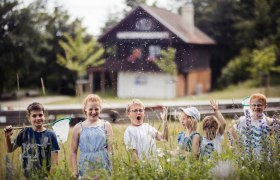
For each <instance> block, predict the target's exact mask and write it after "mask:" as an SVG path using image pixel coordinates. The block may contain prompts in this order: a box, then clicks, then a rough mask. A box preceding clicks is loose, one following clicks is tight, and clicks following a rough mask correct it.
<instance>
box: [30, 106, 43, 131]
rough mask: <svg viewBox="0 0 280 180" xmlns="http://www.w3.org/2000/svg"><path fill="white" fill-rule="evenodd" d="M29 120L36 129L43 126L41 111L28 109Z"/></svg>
mask: <svg viewBox="0 0 280 180" xmlns="http://www.w3.org/2000/svg"><path fill="white" fill-rule="evenodd" d="M29 122H30V123H31V125H32V127H35V128H36V129H38V128H41V127H43V124H44V122H45V114H44V112H43V111H40V110H39V111H30V115H29Z"/></svg>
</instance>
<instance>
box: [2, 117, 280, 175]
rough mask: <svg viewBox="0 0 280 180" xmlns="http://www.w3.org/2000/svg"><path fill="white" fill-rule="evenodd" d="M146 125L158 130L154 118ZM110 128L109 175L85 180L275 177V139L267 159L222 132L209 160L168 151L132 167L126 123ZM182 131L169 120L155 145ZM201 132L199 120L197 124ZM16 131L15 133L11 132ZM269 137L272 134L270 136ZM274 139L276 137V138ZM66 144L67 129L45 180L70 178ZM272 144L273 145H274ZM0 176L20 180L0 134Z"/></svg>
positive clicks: (16, 157)
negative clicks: (166, 134)
mask: <svg viewBox="0 0 280 180" xmlns="http://www.w3.org/2000/svg"><path fill="white" fill-rule="evenodd" d="M149 124H151V125H152V126H154V127H155V128H157V129H159V130H161V129H160V123H159V121H158V120H155V121H150V122H149ZM112 126H113V131H114V145H113V147H114V156H113V157H112V158H111V163H112V166H113V171H112V173H111V176H110V175H108V173H107V172H106V171H104V172H103V171H98V172H92V173H91V174H90V177H89V179H93V177H96V176H98V178H99V179H279V178H280V164H279V163H280V162H279V158H280V157H279V147H278V146H279V142H278V141H277V144H276V145H275V144H273V143H272V145H270V146H268V147H267V149H269V147H272V148H273V151H270V152H272V153H271V155H270V157H271V159H269V161H266V160H264V161H260V160H259V159H254V158H252V157H247V158H246V156H244V151H243V149H242V148H238V147H235V148H229V140H228V139H227V136H226V135H224V136H225V137H224V141H223V144H222V146H223V153H222V154H221V155H219V156H218V155H216V154H214V155H213V157H212V158H211V159H200V160H194V159H192V158H189V159H185V160H182V159H181V158H179V157H178V156H171V155H170V154H162V153H160V154H161V155H159V160H160V165H161V167H162V169H161V170H159V169H158V168H156V167H155V166H154V165H153V164H152V163H150V162H144V163H143V164H141V165H139V166H138V165H137V166H135V167H134V168H132V167H131V163H130V161H129V156H128V154H127V152H126V150H125V147H124V144H123V133H124V131H125V129H126V127H127V126H128V124H112ZM229 126H231V120H227V128H228V127H229ZM181 130H182V127H181V124H180V123H179V122H177V121H176V122H173V121H172V122H169V141H168V142H157V147H158V148H160V149H162V150H163V152H165V151H170V150H174V149H176V147H177V134H178V132H180V131H181ZM199 131H200V132H201V123H199ZM15 134H16V133H15ZM272 140H273V136H272ZM277 140H278V139H277ZM70 143H71V131H70V134H69V137H68V141H67V142H66V143H64V144H62V145H60V147H61V150H60V152H59V165H58V166H57V167H56V170H55V171H54V173H52V174H51V175H50V176H49V179H70V177H71V168H70V161H69V157H70ZM275 147H276V148H275ZM0 148H1V150H2V151H0V161H1V164H0V169H1V171H0V179H23V176H22V173H21V171H20V169H21V163H20V162H21V161H20V154H21V150H20V148H18V149H17V150H16V151H15V152H14V153H11V154H7V153H6V152H5V148H6V147H5V142H4V136H3V134H2V135H1V136H0Z"/></svg>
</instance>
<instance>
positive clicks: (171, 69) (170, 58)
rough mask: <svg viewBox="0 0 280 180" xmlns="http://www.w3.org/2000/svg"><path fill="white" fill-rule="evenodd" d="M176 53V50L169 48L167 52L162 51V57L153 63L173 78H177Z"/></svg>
mask: <svg viewBox="0 0 280 180" xmlns="http://www.w3.org/2000/svg"><path fill="white" fill-rule="evenodd" d="M175 53H176V50H175V49H174V48H170V47H169V48H167V49H166V50H161V52H160V54H161V57H160V58H159V59H156V60H155V61H153V62H154V63H155V64H156V65H157V66H158V68H160V69H161V70H162V71H163V72H165V73H167V74H170V75H171V76H177V65H176V63H175Z"/></svg>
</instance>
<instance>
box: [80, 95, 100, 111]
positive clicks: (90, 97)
mask: <svg viewBox="0 0 280 180" xmlns="http://www.w3.org/2000/svg"><path fill="white" fill-rule="evenodd" d="M88 102H98V103H99V104H100V108H101V103H102V99H101V98H100V97H99V96H98V95H97V94H89V95H87V97H86V98H85V99H84V101H83V105H84V108H83V110H84V112H85V107H86V105H87V103H88Z"/></svg>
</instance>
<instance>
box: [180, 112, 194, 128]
mask: <svg viewBox="0 0 280 180" xmlns="http://www.w3.org/2000/svg"><path fill="white" fill-rule="evenodd" d="M179 120H180V122H181V123H182V126H183V127H184V128H187V129H191V128H192V118H191V117H190V116H188V115H186V114H185V113H183V112H181V114H180V118H179Z"/></svg>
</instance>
